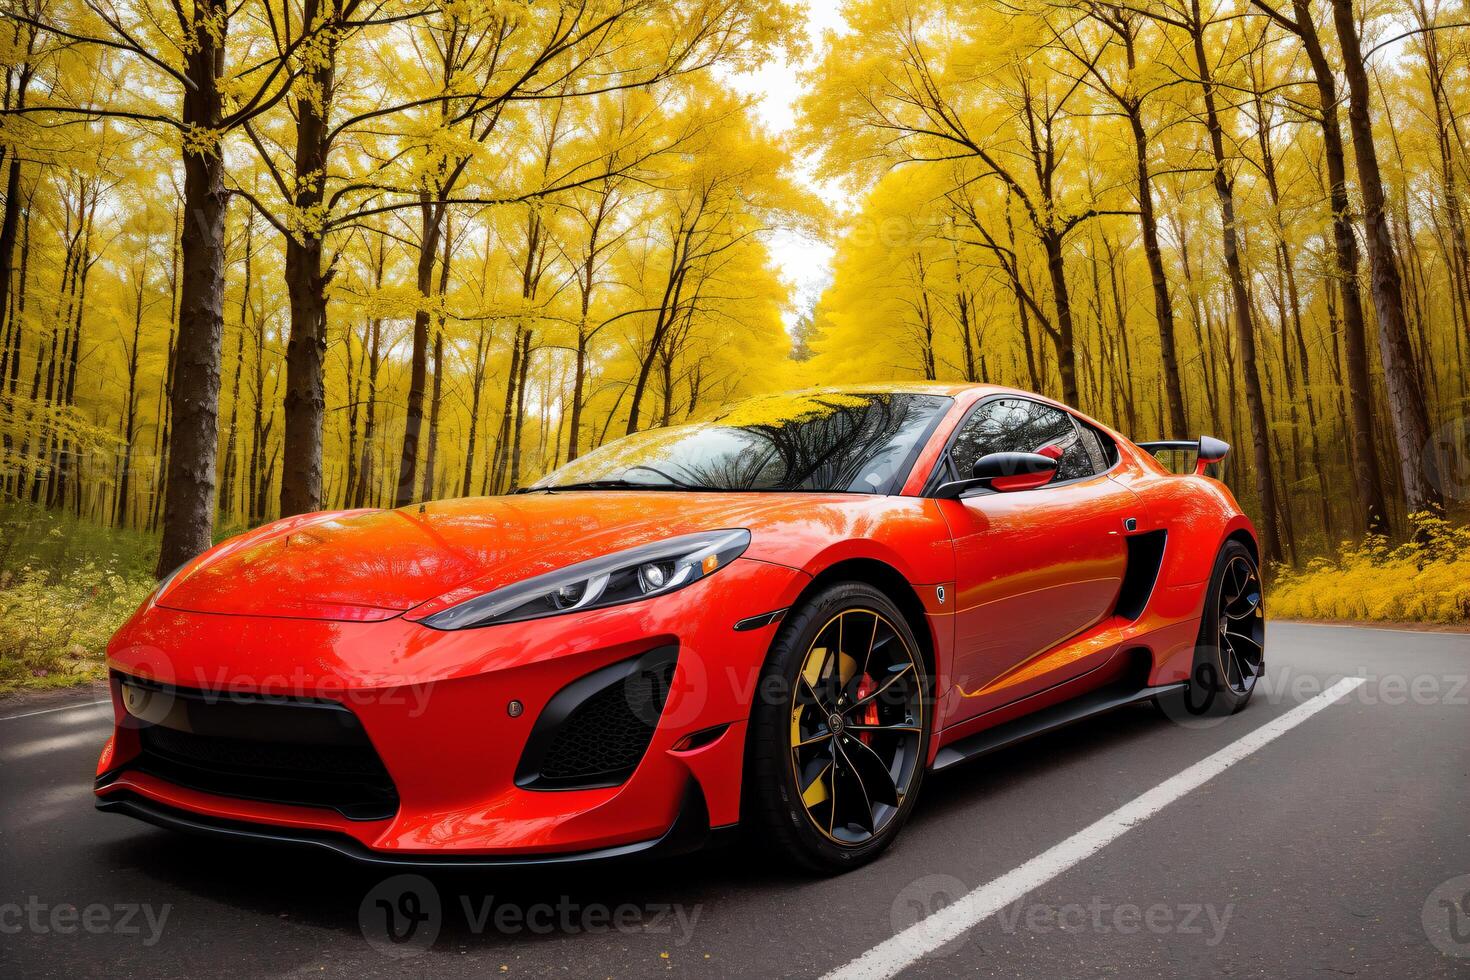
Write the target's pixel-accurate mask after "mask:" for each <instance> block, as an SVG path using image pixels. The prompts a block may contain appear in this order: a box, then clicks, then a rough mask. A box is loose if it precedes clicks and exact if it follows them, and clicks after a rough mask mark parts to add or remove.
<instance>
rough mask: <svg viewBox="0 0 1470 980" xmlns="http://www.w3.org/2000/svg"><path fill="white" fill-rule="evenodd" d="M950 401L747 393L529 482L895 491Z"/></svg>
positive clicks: (880, 394) (897, 395)
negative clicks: (700, 417)
mask: <svg viewBox="0 0 1470 980" xmlns="http://www.w3.org/2000/svg"><path fill="white" fill-rule="evenodd" d="M951 401H952V399H950V398H947V397H944V396H941V395H927V394H915V393H912V392H890V391H875V392H845V391H844V392H831V391H819V392H799V393H796V394H787V395H771V396H766V397H761V398H753V399H750V400H749V401H745V402H740V403H739V404H737V405H735V406H733V407H731V408H730V409H728V410H726V411H724V412H723V413H722V414H720V415H718V416H716V417H714V418H712V419H710V420H708V421H705V422H699V423H695V424H691V425H680V426H673V427H670V428H664V429H650V430H648V431H647V432H639V433H635V434H634V435H631V436H626V437H624V438H622V439H619V440H617V441H616V442H610V443H608V444H607V445H605V446H603V447H601V448H600V449H597V450H594V451H593V452H591V453H589V454H587V455H586V456H583V457H581V458H580V459H576V460H573V461H572V462H570V463H567V464H566V465H565V466H563V467H561V468H560V469H558V470H555V471H554V472H552V473H550V474H548V475H547V476H545V477H542V478H541V479H540V480H538V481H537V482H536V483H535V484H534V485H532V486H531V487H530V489H532V490H548V489H558V488H559V489H594V488H597V489H600V488H641V487H648V488H650V489H661V490H764V491H805V492H814V493H815V492H845V493H893V492H895V491H896V490H897V489H898V484H899V483H900V481H901V480H902V479H903V477H904V476H905V475H906V474H907V472H908V468H909V466H910V465H911V460H910V456H911V454H912V453H913V452H914V451H915V449H916V448H917V447H918V445H919V442H920V440H921V439H923V438H924V436H925V435H926V434H927V433H928V432H929V431H930V429H931V427H932V425H933V424H934V423H935V422H936V421H937V420H938V418H939V416H940V415H941V414H943V412H944V410H945V409H946V408H948V407H949V405H950V403H951Z"/></svg>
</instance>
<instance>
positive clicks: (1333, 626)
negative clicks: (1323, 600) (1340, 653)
mask: <svg viewBox="0 0 1470 980" xmlns="http://www.w3.org/2000/svg"><path fill="white" fill-rule="evenodd" d="M1267 622H1270V623H1274V624H1276V625H1277V626H1305V627H1310V628H1315V627H1318V626H1320V627H1322V628H1324V629H1330V630H1359V631H1361V630H1373V631H1374V632H1375V633H1408V634H1410V635H1411V636H1470V633H1466V632H1465V631H1464V630H1462V629H1458V630H1457V629H1449V628H1446V629H1439V630H1435V629H1410V628H1408V627H1403V626H1374V625H1372V624H1371V623H1317V622H1313V621H1312V620H1310V619H1269V618H1268V619H1267ZM1441 625H1443V624H1441Z"/></svg>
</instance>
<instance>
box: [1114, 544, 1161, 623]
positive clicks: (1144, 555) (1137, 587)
mask: <svg viewBox="0 0 1470 980" xmlns="http://www.w3.org/2000/svg"><path fill="white" fill-rule="evenodd" d="M1168 536H1169V532H1168V531H1164V530H1158V531H1145V532H1143V533H1142V534H1133V535H1130V536H1129V537H1127V538H1125V539H1124V540H1126V541H1127V542H1128V567H1127V568H1126V570H1125V571H1124V572H1123V587H1122V588H1121V589H1120V590H1119V591H1118V608H1117V609H1116V610H1115V612H1116V613H1117V614H1118V615H1119V616H1122V617H1123V618H1124V619H1128V620H1133V619H1137V618H1138V617H1139V616H1142V615H1143V610H1144V609H1145V608H1146V607H1147V606H1148V598H1149V596H1151V595H1153V591H1154V583H1155V582H1157V581H1158V578H1159V567H1160V566H1161V565H1162V564H1163V563H1164V540H1165V539H1166V538H1167V537H1168Z"/></svg>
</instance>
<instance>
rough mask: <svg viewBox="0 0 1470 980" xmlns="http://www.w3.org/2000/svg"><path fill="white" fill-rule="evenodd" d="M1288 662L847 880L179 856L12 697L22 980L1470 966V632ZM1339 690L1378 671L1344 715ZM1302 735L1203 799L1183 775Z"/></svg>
mask: <svg viewBox="0 0 1470 980" xmlns="http://www.w3.org/2000/svg"><path fill="white" fill-rule="evenodd" d="M1267 657H1268V673H1267V677H1266V678H1265V679H1264V680H1263V682H1262V683H1263V686H1262V687H1261V688H1260V689H1258V691H1257V694H1256V698H1255V700H1254V701H1253V702H1252V703H1251V705H1250V707H1249V708H1248V709H1247V710H1246V711H1245V712H1243V713H1242V714H1240V715H1237V716H1235V717H1233V718H1230V719H1226V720H1224V721H1221V722H1219V723H1217V724H1213V725H1209V726H1204V727H1182V726H1180V725H1177V724H1175V723H1173V722H1171V721H1169V720H1167V719H1164V718H1163V717H1161V716H1160V715H1158V714H1157V713H1155V712H1154V711H1153V710H1152V709H1150V708H1147V707H1138V708H1131V709H1127V710H1124V711H1121V712H1118V713H1115V714H1113V715H1111V716H1108V717H1106V718H1103V719H1099V720H1096V721H1093V722H1089V723H1084V724H1082V725H1078V726H1074V727H1073V728H1071V729H1069V730H1066V731H1063V732H1060V733H1057V734H1054V735H1050V736H1047V737H1044V738H1041V739H1036V740H1033V741H1031V742H1028V743H1025V744H1024V745H1021V746H1018V747H1016V748H1013V749H1011V750H1008V751H1005V752H1002V753H999V754H996V755H993V756H990V757H988V758H986V759H985V760H983V761H981V762H978V763H976V764H974V765H971V766H968V767H963V768H961V769H958V770H955V771H952V772H950V773H946V774H944V775H943V776H942V777H935V778H931V779H930V780H929V781H928V782H926V784H925V786H924V790H923V798H922V799H921V801H920V804H919V807H918V811H917V813H916V815H915V817H914V819H913V821H912V822H911V823H910V824H909V826H908V827H907V828H906V829H905V831H904V834H903V836H902V837H901V838H900V840H899V841H898V843H897V844H896V845H895V847H894V848H892V849H891V850H890V851H889V852H888V854H887V855H885V856H884V857H883V858H882V859H880V860H879V861H878V862H877V863H876V864H874V865H870V866H869V867H867V868H864V869H862V870H859V871H857V872H854V873H852V874H849V875H847V876H844V877H842V878H838V879H832V880H812V879H806V878H802V877H797V876H793V875H791V874H789V873H786V872H783V870H782V869H780V868H779V867H773V866H772V865H771V864H769V863H767V862H765V861H764V860H763V859H762V855H761V852H760V849H759V847H758V846H756V845H748V846H745V847H742V848H736V849H729V850H725V851H721V852H716V853H711V854H702V855H698V856H695V857H692V858H684V859H680V860H677V861H671V862H666V863H662V864H653V865H636V866H626V867H622V868H613V869H604V870H596V871H591V870H583V871H541V872H537V873H534V874H532V873H520V874H515V875H506V874H497V875H486V874H483V873H445V874H436V875H432V876H431V877H430V878H428V879H412V880H409V881H407V882H404V881H393V880H385V877H386V876H384V875H383V874H381V873H376V872H371V871H365V870H362V869H360V868H357V867H355V866H353V865H350V864H347V863H344V862H342V861H339V860H337V859H335V858H333V857H331V856H330V855H322V856H315V855H313V854H311V853H310V852H303V851H298V850H294V849H293V850H286V851H283V850H277V849H271V848H267V847H261V846H247V845H223V844H219V843H215V842H209V841H202V840H197V839H193V838H188V837H182V836H176V835H172V834H169V833H166V832H164V831H161V830H155V829H152V828H150V827H148V826H146V825H143V824H141V823H137V822H134V821H131V820H127V819H124V818H121V817H117V816H110V815H102V814H99V813H97V812H95V811H94V810H93V809H92V800H91V793H90V783H91V773H92V770H93V764H94V761H95V758H96V754H97V750H98V748H99V746H100V744H101V742H102V740H103V739H104V737H105V733H106V729H107V715H105V714H103V711H104V710H105V709H104V708H103V707H98V706H87V705H82V706H78V707H71V708H65V709H63V710H49V709H52V708H55V707H57V704H56V703H55V702H50V703H39V704H38V703H34V702H32V703H26V702H12V703H10V704H9V705H7V706H5V707H3V708H0V975H4V976H7V977H27V978H28V977H38V976H57V977H81V976H104V975H105V976H108V977H119V976H133V975H144V976H149V977H184V976H216V975H224V976H236V977H241V976H255V975H263V976H293V975H294V976H311V977H346V978H352V980H361V978H365V977H370V976H378V975H384V976H388V975H391V976H399V975H405V974H406V975H409V976H416V975H421V976H435V977H437V976H458V975H466V976H477V977H483V976H499V975H502V974H507V975H517V974H519V975H537V976H541V975H567V976H576V977H582V976H599V977H601V976H616V977H625V976H644V975H663V974H669V973H675V974H684V975H701V976H702V975H711V976H733V975H737V974H738V975H752V974H753V975H757V976H760V975H768V976H802V977H811V976H822V975H824V974H827V973H828V972H830V971H834V970H838V969H841V968H844V967H845V966H847V965H849V964H852V963H853V962H854V961H858V960H859V958H860V957H862V956H863V954H865V953H868V952H869V951H870V950H872V949H873V948H874V947H875V946H878V945H879V944H883V943H885V942H888V944H889V946H892V945H893V942H898V941H897V940H893V937H894V936H895V934H896V933H899V932H901V931H902V930H904V929H906V928H908V931H907V932H905V933H903V936H904V938H903V940H902V942H910V941H912V942H913V943H916V944H917V945H916V946H914V947H913V950H912V955H910V956H908V957H906V960H905V961H907V960H912V963H911V965H909V966H908V967H907V968H906V969H905V971H904V974H903V975H904V976H924V977H930V976H932V977H941V976H954V975H980V976H1006V977H1010V976H1045V977H1074V976H1075V977H1084V976H1087V977H1090V976H1102V975H1119V976H1126V977H1140V976H1171V975H1188V976H1203V975H1215V974H1223V975H1230V976H1233V977H1249V976H1316V975H1324V976H1325V975H1344V974H1346V975H1356V976H1369V977H1377V976H1394V977H1438V976H1470V908H1466V907H1465V905H1466V903H1470V682H1467V675H1470V635H1467V634H1444V633H1419V632H1406V631H1405V632H1400V631H1388V630H1377V629H1366V628H1346V627H1330V626H1308V625H1298V624H1283V623H1273V624H1271V626H1270V629H1269V638H1268V653H1267ZM1344 677H1362V678H1365V682H1364V683H1363V684H1362V685H1361V686H1358V687H1356V688H1355V689H1353V690H1351V691H1350V692H1348V693H1346V694H1345V695H1342V696H1341V697H1338V698H1336V699H1333V698H1330V697H1324V696H1323V692H1324V691H1327V690H1328V689H1329V687H1331V686H1332V685H1333V684H1334V683H1335V682H1338V681H1340V680H1341V679H1342V678H1344ZM1318 697H1324V700H1322V701H1320V702H1313V699H1314V698H1318ZM1328 702H1330V703H1328ZM1309 703H1313V704H1314V706H1316V707H1320V708H1321V710H1319V711H1317V712H1316V713H1314V714H1311V716H1310V717H1305V714H1307V713H1310V711H1311V709H1305V710H1304V711H1298V713H1297V715H1291V716H1288V713H1289V712H1292V711H1293V710H1294V709H1297V708H1298V706H1299V705H1304V704H1309ZM38 710H42V711H44V712H45V713H41V714H29V712H31V711H38ZM1277 719H1282V721H1281V722H1280V723H1279V724H1278V725H1277V728H1282V727H1283V726H1286V725H1289V726H1290V727H1288V728H1285V729H1284V730H1282V731H1281V732H1280V733H1279V735H1278V736H1277V737H1275V738H1274V739H1273V740H1271V741H1269V742H1268V743H1266V744H1262V745H1260V747H1259V748H1258V749H1257V750H1256V751H1254V752H1251V753H1250V754H1249V755H1246V756H1245V757H1244V758H1240V759H1239V760H1236V761H1232V762H1230V764H1228V765H1227V766H1226V767H1225V768H1223V769H1221V770H1219V771H1218V772H1217V774H1214V775H1213V776H1211V777H1210V778H1208V779H1207V780H1204V781H1202V782H1199V784H1198V785H1195V786H1192V787H1191V788H1188V789H1187V791H1179V790H1178V786H1179V780H1177V779H1176V780H1174V781H1173V782H1168V781H1170V779H1171V777H1176V775H1178V774H1181V773H1190V772H1194V773H1198V772H1199V771H1200V767H1201V766H1202V765H1206V764H1207V763H1208V760H1210V759H1211V758H1212V757H1215V754H1216V753H1220V752H1222V750H1228V749H1229V748H1230V747H1231V746H1232V745H1237V744H1239V742H1240V740H1241V739H1242V738H1247V739H1249V738H1250V737H1251V733H1252V732H1255V731H1257V730H1259V729H1262V728H1263V726H1268V725H1271V724H1272V723H1273V722H1275V721H1277ZM1298 721H1299V723H1297V722H1298ZM1260 737H1261V736H1256V738H1257V740H1259V738H1260ZM1224 754H1225V755H1229V752H1228V751H1227V752H1225V753H1224ZM1185 782H1186V783H1188V780H1186V781H1185ZM1161 786H1173V787H1175V789H1174V790H1170V791H1169V792H1171V793H1177V796H1170V797H1167V799H1168V802H1166V803H1165V804H1164V805H1162V806H1159V807H1157V808H1155V809H1156V812H1152V813H1151V815H1148V816H1146V817H1143V818H1137V817H1136V816H1131V817H1127V818H1126V820H1125V824H1124V825H1123V826H1121V827H1115V831H1116V833H1115V836H1114V837H1113V838H1111V839H1109V840H1108V842H1106V843H1104V844H1102V845H1101V846H1100V847H1094V849H1093V851H1091V852H1089V853H1088V854H1087V856H1083V857H1081V858H1079V859H1076V860H1073V861H1071V863H1066V862H1063V863H1062V864H1061V865H1058V866H1057V867H1052V868H1051V870H1050V872H1046V873H1044V874H1042V875H1040V876H1039V877H1037V879H1036V880H1037V882H1038V883H1036V884H1035V885H1034V887H1030V888H1029V891H1028V892H1027V893H1026V894H1025V895H1024V896H1023V897H1020V898H1018V899H1015V900H1014V901H1010V902H1008V903H1007V904H1006V905H1005V906H1004V907H1003V908H1000V909H999V911H997V912H996V913H995V914H992V915H990V916H988V917H986V918H983V919H981V920H979V921H974V922H967V923H966V924H965V927H964V928H963V929H962V930H960V931H958V932H956V933H953V935H955V936H956V937H957V938H953V939H948V941H944V942H940V941H939V940H940V939H944V938H947V936H948V935H949V934H944V935H940V934H939V933H937V932H933V933H931V932H929V931H926V930H928V928H929V926H928V924H929V923H932V922H937V921H938V919H928V918H925V916H926V914H927V913H929V912H937V911H938V910H940V909H942V908H944V907H946V906H948V905H950V904H952V903H954V902H956V901H959V902H960V903H961V909H962V908H963V906H964V902H965V900H963V899H961V896H962V895H965V894H966V893H973V894H979V892H975V891H974V890H977V889H990V890H994V889H995V888H996V887H998V886H997V884H996V883H997V881H998V880H999V881H1000V883H1001V885H1004V883H1005V882H1006V881H1015V880H1016V879H1015V876H1014V875H1012V876H1011V877H1009V878H1003V877H1002V876H1006V875H1008V873H1011V872H1013V871H1015V870H1016V869H1023V870H1024V869H1026V868H1032V867H1034V866H1036V865H1037V862H1035V861H1033V859H1034V858H1036V857H1037V856H1038V855H1042V854H1043V853H1044V852H1048V853H1049V849H1053V850H1055V849H1056V848H1057V846H1058V845H1059V842H1060V843H1066V842H1069V841H1075V840H1079V839H1081V840H1086V839H1089V838H1088V837H1087V834H1088V833H1092V832H1093V831H1091V830H1089V828H1094V827H1095V826H1097V825H1099V824H1101V823H1105V822H1106V821H1105V818H1107V817H1108V815H1109V814H1111V813H1113V811H1115V810H1117V809H1118V808H1119V807H1127V806H1129V805H1130V803H1136V802H1137V801H1138V800H1139V799H1141V798H1142V799H1148V798H1149V797H1145V796H1144V794H1146V793H1148V792H1149V791H1151V790H1155V788H1156V787H1161ZM1155 795H1157V794H1155ZM1093 843H1094V844H1096V841H1094V842H1093ZM1089 846H1091V845H1089ZM1028 862H1029V863H1028ZM1046 863H1047V862H1046V861H1043V862H1041V864H1046ZM1028 873H1029V872H1028ZM1461 876H1466V877H1463V878H1461ZM1456 879H1460V880H1458V881H1456ZM405 886H407V887H405ZM1023 887H1029V886H1023ZM379 899H382V900H384V901H385V902H386V908H387V909H392V910H393V922H394V924H395V926H396V927H397V933H396V934H397V936H398V937H399V938H400V939H403V938H404V937H405V936H407V937H408V938H406V939H404V941H402V942H400V943H394V942H392V941H390V939H389V937H388V934H387V926H388V921H389V920H388V913H387V912H386V911H385V907H384V906H380V905H379V904H378V902H379ZM918 922H922V923H925V924H923V925H919V926H918V927H917V928H909V927H912V926H914V924H915V923H918ZM414 923H417V924H416V925H414ZM410 927H412V929H413V931H412V932H411V933H410V931H409V930H410ZM859 962H860V963H861V962H865V961H859ZM877 975H882V972H881V970H880V972H879V973H878V974H877Z"/></svg>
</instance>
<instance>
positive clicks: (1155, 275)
mask: <svg viewBox="0 0 1470 980" xmlns="http://www.w3.org/2000/svg"><path fill="white" fill-rule="evenodd" d="M1128 47H1129V64H1130V66H1131V65H1132V62H1133V56H1132V47H1133V45H1132V42H1131V40H1130V42H1129V44H1128ZM1128 121H1129V124H1130V125H1131V127H1132V130H1133V155H1134V161H1135V163H1136V165H1137V179H1138V224H1139V227H1140V228H1141V229H1142V232H1143V254H1144V257H1145V258H1146V259H1147V260H1148V276H1149V282H1150V284H1151V285H1152V286H1153V291H1154V319H1155V320H1156V321H1157V323H1158V327H1159V361H1160V369H1161V370H1162V371H1163V374H1164V392H1165V393H1166V394H1167V395H1168V399H1169V429H1170V431H1169V432H1167V433H1165V435H1167V436H1170V437H1172V438H1178V439H1183V438H1186V437H1188V435H1189V421H1188V416H1187V415H1186V414H1185V410H1184V385H1183V381H1182V379H1181V378H1180V376H1179V356H1178V354H1177V353H1176V352H1175V349H1174V302H1173V300H1172V298H1171V297H1170V296H1169V279H1168V277H1167V276H1166V275H1165V274H1164V254H1163V250H1162V249H1160V248H1159V224H1158V218H1157V217H1156V216H1155V214H1154V193H1153V183H1152V178H1151V177H1150V176H1149V170H1148V135H1147V133H1145V132H1144V128H1143V118H1142V112H1141V111H1140V110H1139V109H1138V108H1137V107H1136V106H1135V107H1134V109H1133V110H1132V111H1130V112H1129V113H1128Z"/></svg>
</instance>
